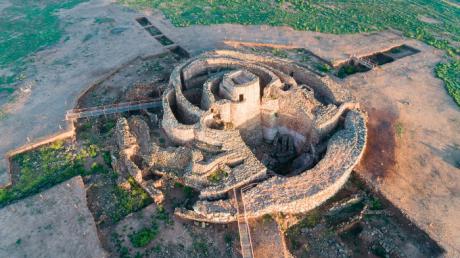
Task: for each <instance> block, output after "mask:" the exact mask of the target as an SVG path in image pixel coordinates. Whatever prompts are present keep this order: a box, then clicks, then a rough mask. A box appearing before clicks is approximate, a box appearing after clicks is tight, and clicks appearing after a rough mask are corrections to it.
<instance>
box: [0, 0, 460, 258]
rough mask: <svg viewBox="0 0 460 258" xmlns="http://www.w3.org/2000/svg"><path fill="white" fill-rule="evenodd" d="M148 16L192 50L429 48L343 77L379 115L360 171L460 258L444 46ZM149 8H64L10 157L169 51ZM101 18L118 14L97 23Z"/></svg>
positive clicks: (333, 58) (30, 85)
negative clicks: (111, 77) (440, 71)
mask: <svg viewBox="0 0 460 258" xmlns="http://www.w3.org/2000/svg"><path fill="white" fill-rule="evenodd" d="M146 14H147V15H149V16H148V17H149V19H150V21H151V22H152V23H153V24H154V25H155V26H156V27H157V28H159V29H160V30H161V31H162V32H163V33H164V34H165V35H167V36H168V37H169V38H170V39H171V40H173V41H174V42H176V43H178V44H180V45H181V46H183V47H184V48H185V49H187V50H188V51H190V52H191V53H192V54H197V53H200V52H202V51H205V50H208V49H215V48H220V47H229V44H225V42H224V41H244V42H258V43H268V44H280V45H290V46H294V47H298V48H306V49H308V50H309V51H311V52H313V53H314V54H315V55H317V56H319V57H321V58H323V59H325V60H328V61H329V62H331V63H334V64H335V63H340V62H341V61H343V60H345V59H347V58H348V57H349V56H350V55H352V54H355V55H367V54H371V53H373V52H378V51H384V50H387V49H389V48H391V47H393V46H396V45H401V44H403V43H404V44H408V45H410V46H413V47H415V48H417V49H419V50H421V52H420V53H418V54H416V55H413V56H409V57H405V58H403V59H400V60H397V61H395V62H393V63H389V64H385V65H384V66H382V67H381V68H380V69H376V70H372V71H370V72H367V73H362V74H355V75H352V76H349V77H347V78H346V79H345V80H338V82H339V83H341V84H343V85H345V86H346V87H348V88H350V89H351V90H352V91H353V93H354V94H355V95H356V96H357V97H358V99H359V100H360V103H361V105H362V107H363V109H365V110H366V111H367V112H368V114H369V123H368V126H369V144H368V150H367V153H366V155H365V157H364V159H363V162H361V164H360V166H359V167H358V168H357V171H358V172H359V174H360V175H361V176H363V177H364V178H365V179H366V181H367V182H368V183H370V184H371V185H372V186H374V187H375V188H376V189H377V190H379V191H381V192H382V194H383V195H384V196H385V197H386V198H388V199H389V200H390V201H391V202H392V203H393V204H395V206H396V207H398V208H400V209H401V210H402V211H403V212H404V213H405V214H407V216H408V217H409V218H410V219H411V220H412V221H414V222H415V223H416V224H417V225H418V226H419V227H420V228H422V229H423V230H425V231H426V232H427V233H428V234H429V235H430V237H432V238H433V239H435V240H436V241H438V242H439V244H440V245H441V246H442V247H443V248H445V249H446V250H447V254H448V256H452V257H455V256H458V255H460V251H459V250H460V224H459V223H458V222H457V220H458V219H457V218H458V216H459V215H460V194H459V193H460V186H459V184H460V174H459V173H458V171H459V168H458V167H459V162H460V150H459V148H460V147H459V146H460V135H459V134H458V128H460V109H459V108H458V107H457V106H455V104H454V102H453V101H452V100H451V98H450V97H449V96H448V95H447V93H446V91H445V89H444V87H443V85H442V82H441V81H440V80H438V79H436V78H435V77H434V75H433V67H434V65H435V64H436V63H437V62H439V61H440V60H441V59H442V55H443V54H442V52H441V51H438V50H435V49H434V48H431V47H428V46H426V45H425V44H423V43H420V42H418V41H414V40H407V39H404V38H403V37H401V36H400V35H398V34H397V33H393V32H390V31H387V32H381V33H371V34H354V35H341V36H338V35H330V34H321V33H316V32H300V31H294V30H292V29H290V28H287V27H277V28H273V27H269V26H242V25H229V24H225V25H213V26H191V27H185V28H175V27H173V26H172V25H171V24H170V23H169V22H168V21H167V20H166V19H165V18H164V17H163V16H162V15H161V14H159V13H157V12H151V13H146ZM139 15H140V14H139V13H136V12H133V11H130V10H127V9H125V8H122V7H119V6H117V5H113V4H111V3H110V1H107V0H92V1H90V2H88V3H85V4H81V5H79V6H77V7H76V8H73V9H70V10H66V11H64V12H62V13H60V17H61V18H62V19H63V20H66V21H67V22H69V23H70V25H69V26H67V31H66V33H67V34H68V36H69V39H68V40H67V41H63V42H61V43H60V44H58V45H57V46H56V47H53V48H51V49H48V50H45V51H42V52H40V53H38V54H37V56H36V58H35V61H34V63H33V65H32V67H31V69H30V70H29V72H28V74H27V81H26V84H25V86H24V87H26V86H27V87H26V89H27V91H23V93H22V95H20V96H18V98H17V101H16V102H15V103H10V104H8V106H7V108H6V110H7V111H8V113H9V114H8V117H7V118H6V119H3V120H1V121H0V131H1V132H2V134H0V143H1V144H0V155H2V156H3V155H4V154H5V153H6V152H7V151H9V150H11V149H14V148H17V147H19V146H21V145H23V144H25V143H27V142H28V140H31V141H34V140H36V139H38V138H40V137H44V136H46V135H50V134H52V133H55V132H58V131H60V130H65V128H66V126H67V125H66V123H65V121H63V119H64V114H65V112H66V110H68V109H71V108H72V107H74V106H75V104H76V98H77V96H79V94H81V93H82V91H83V90H84V89H86V88H87V87H88V86H89V85H91V84H93V83H94V82H97V81H98V80H100V79H101V78H104V77H105V76H107V74H110V72H111V71H113V70H114V69H116V68H118V67H121V66H122V65H123V64H125V63H128V62H130V61H132V60H134V59H136V58H137V57H139V56H143V57H145V56H149V55H154V54H158V53H160V52H163V51H165V49H164V47H163V46H162V45H161V44H160V43H159V42H157V41H155V40H153V38H152V37H151V36H150V35H149V34H148V33H147V32H146V31H144V30H143V29H142V28H141V27H140V26H139V25H138V24H137V23H136V22H135V20H134V18H136V17H138V16H139ZM97 17H109V18H113V19H114V20H115V21H114V22H113V23H108V24H107V23H103V24H97V23H95V22H94V20H95V18H97ZM114 29H115V30H114ZM88 35H90V36H88ZM85 39H86V40H85ZM19 92H21V91H19ZM2 160H3V159H2ZM0 163H1V165H0V171H2V168H3V171H2V172H0V183H7V181H8V177H7V174H6V170H5V168H6V164H5V161H4V160H3V162H0ZM19 204H20V203H19Z"/></svg>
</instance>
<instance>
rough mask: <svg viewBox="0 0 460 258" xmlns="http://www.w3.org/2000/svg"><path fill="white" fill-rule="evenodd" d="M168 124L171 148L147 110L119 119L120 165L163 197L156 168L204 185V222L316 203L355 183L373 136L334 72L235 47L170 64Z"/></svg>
mask: <svg viewBox="0 0 460 258" xmlns="http://www.w3.org/2000/svg"><path fill="white" fill-rule="evenodd" d="M162 100H163V118H162V120H161V122H160V126H161V128H162V130H163V131H164V133H165V134H166V136H167V137H168V138H169V141H170V142H172V143H173V144H171V145H170V146H159V145H158V144H156V143H154V142H153V141H151V139H150V136H149V135H150V134H149V127H148V123H147V122H145V121H143V120H142V118H141V117H131V118H130V119H128V120H127V119H125V118H122V119H120V120H119V121H118V124H117V137H118V138H117V140H118V145H119V148H120V163H121V165H120V167H122V169H123V170H124V171H127V172H128V173H129V174H130V175H131V176H133V177H134V178H135V179H136V180H137V181H138V182H139V183H140V185H141V186H142V187H144V188H145V189H146V190H147V191H148V192H149V193H150V194H152V196H153V197H154V198H155V199H156V200H159V201H161V200H162V194H161V191H159V190H158V189H156V188H155V187H154V183H153V181H152V180H145V178H152V177H151V175H155V176H162V177H168V178H171V179H173V180H175V181H177V182H180V183H182V184H185V185H187V186H190V187H192V188H194V189H195V190H197V191H199V192H200V196H199V200H198V201H197V202H196V203H195V205H194V207H193V210H186V209H182V208H179V209H176V215H178V216H181V217H184V218H188V219H193V220H200V221H207V222H214V223H226V222H231V221H235V220H236V213H237V209H236V203H235V201H234V199H233V198H232V194H231V193H233V190H234V189H240V188H241V187H244V186H252V187H245V188H247V189H248V190H246V191H245V192H244V193H243V200H244V205H245V208H246V215H247V216H248V217H259V216H262V215H264V214H270V213H278V212H283V213H301V212H306V211H309V210H311V209H313V208H315V207H316V206H318V205H320V204H321V203H323V202H324V201H326V200H327V199H328V198H330V197H331V196H333V195H334V194H335V193H336V192H337V191H338V190H339V189H340V188H341V187H342V186H343V184H344V183H345V182H346V181H347V179H348V177H349V175H350V173H351V170H352V169H353V167H354V166H355V165H356V163H357V162H358V161H359V159H360V158H361V156H362V153H363V151H364V148H365V144H366V134H367V132H366V115H365V114H364V113H363V112H362V111H361V110H360V109H359V104H358V103H357V102H356V101H355V99H354V98H353V96H351V94H350V93H349V92H348V91H347V90H346V89H344V88H342V87H341V86H340V85H338V84H337V83H335V82H334V81H333V80H332V79H330V78H328V77H321V76H318V75H317V74H315V73H314V72H312V71H310V70H308V69H306V68H304V67H301V66H299V65H296V64H295V63H294V62H292V61H290V60H286V59H279V58H273V57H268V56H260V55H254V54H251V53H243V52H236V51H230V50H216V51H212V52H207V53H204V54H202V55H199V56H197V57H194V58H191V59H189V60H187V61H186V62H183V63H182V64H181V65H179V66H178V67H176V69H175V70H174V71H173V72H172V74H171V77H170V82H169V87H168V88H167V90H166V91H165V92H164V94H163V97H162Z"/></svg>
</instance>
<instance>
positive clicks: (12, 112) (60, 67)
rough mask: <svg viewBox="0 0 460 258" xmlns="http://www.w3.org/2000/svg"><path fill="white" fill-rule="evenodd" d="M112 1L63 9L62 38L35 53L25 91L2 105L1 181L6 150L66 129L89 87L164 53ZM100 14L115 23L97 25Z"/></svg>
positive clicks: (4, 178)
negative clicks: (68, 115)
mask: <svg viewBox="0 0 460 258" xmlns="http://www.w3.org/2000/svg"><path fill="white" fill-rule="evenodd" d="M111 2H112V1H108V0H92V1H89V2H87V3H83V4H80V5H78V6H77V7H75V8H73V9H69V10H63V11H61V12H60V13H59V17H60V19H61V20H62V21H64V22H65V23H67V26H66V27H65V28H66V31H65V35H64V39H63V40H62V42H60V43H59V44H57V45H56V46H55V47H52V48H50V49H47V50H44V51H41V52H38V53H37V54H36V56H35V57H34V59H33V60H34V61H33V63H32V64H31V66H30V67H29V69H28V71H27V72H26V80H25V81H24V85H22V86H21V89H22V90H18V91H17V92H16V93H15V94H16V95H15V101H14V102H11V103H7V104H6V105H5V106H3V111H4V112H5V113H6V114H7V115H6V118H4V119H2V120H0V132H1V134H0V143H1V144H0V156H1V157H2V158H1V159H0V185H4V184H7V183H8V176H7V170H6V169H7V163H6V159H4V158H3V157H4V156H5V154H6V153H7V152H8V151H10V150H12V149H15V148H18V147H20V146H22V145H24V144H26V143H28V141H35V140H37V139H39V138H42V137H46V136H48V135H51V134H54V133H56V132H59V131H64V130H65V129H66V127H67V123H66V122H65V121H64V116H65V112H66V111H67V110H69V109H72V108H73V107H74V106H75V104H76V103H75V102H76V98H77V97H78V96H79V95H80V94H81V93H82V92H83V91H84V90H85V89H86V88H87V87H89V86H90V85H92V84H94V83H95V82H97V81H98V80H100V79H102V78H104V77H105V76H107V75H108V74H110V73H111V72H112V71H113V70H114V69H116V68H118V67H120V66H122V65H123V64H126V63H128V62H130V61H132V60H134V59H136V58H138V57H145V56H150V55H155V54H159V53H161V52H164V51H165V49H164V47H163V46H162V45H161V44H160V43H158V42H156V41H155V40H153V39H152V37H151V36H150V35H148V33H146V32H145V31H144V30H143V29H142V27H140V26H139V25H138V24H137V22H136V21H135V18H136V17H137V16H139V14H138V13H136V12H133V11H130V10H129V9H126V8H123V7H121V6H119V5H115V4H112V3H111ZM96 18H110V19H113V22H107V23H97V22H95V21H96Z"/></svg>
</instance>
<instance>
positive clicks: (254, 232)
mask: <svg viewBox="0 0 460 258" xmlns="http://www.w3.org/2000/svg"><path fill="white" fill-rule="evenodd" d="M249 227H250V228H251V236H252V245H253V249H254V257H266V258H283V257H286V252H288V251H287V250H286V249H285V247H284V245H283V238H282V236H281V234H282V233H281V231H280V228H279V226H278V224H277V223H276V221H275V220H274V219H272V218H265V219H263V218H262V219H259V220H250V221H249Z"/></svg>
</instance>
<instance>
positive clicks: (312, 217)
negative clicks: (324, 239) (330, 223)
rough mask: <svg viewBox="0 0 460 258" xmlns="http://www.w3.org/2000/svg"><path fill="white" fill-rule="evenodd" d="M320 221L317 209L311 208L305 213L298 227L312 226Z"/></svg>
mask: <svg viewBox="0 0 460 258" xmlns="http://www.w3.org/2000/svg"><path fill="white" fill-rule="evenodd" d="M320 221H321V214H320V212H319V211H318V210H316V209H315V210H312V211H310V212H308V213H307V215H306V216H305V218H304V219H303V220H302V221H301V222H300V223H299V227H300V228H305V227H306V228H314V227H315V226H316V225H318V223H320Z"/></svg>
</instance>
